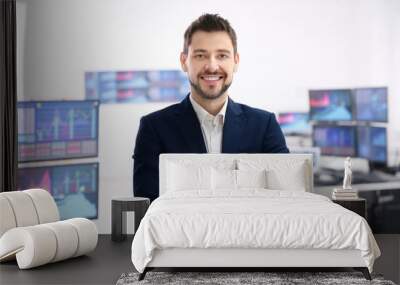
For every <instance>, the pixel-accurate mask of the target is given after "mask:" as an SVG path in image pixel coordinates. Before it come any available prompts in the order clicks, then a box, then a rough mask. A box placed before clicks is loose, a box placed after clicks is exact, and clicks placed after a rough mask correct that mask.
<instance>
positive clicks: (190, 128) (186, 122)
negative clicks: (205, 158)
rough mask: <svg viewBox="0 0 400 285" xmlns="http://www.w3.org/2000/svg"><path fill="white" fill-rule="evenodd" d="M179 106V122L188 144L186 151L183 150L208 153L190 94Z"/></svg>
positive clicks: (177, 113)
mask: <svg viewBox="0 0 400 285" xmlns="http://www.w3.org/2000/svg"><path fill="white" fill-rule="evenodd" d="M179 107H180V108H179V110H178V111H177V112H176V115H177V124H178V127H179V129H180V132H181V135H182V137H183V138H184V140H185V144H186V145H187V148H186V149H185V151H182V152H186V153H206V152H207V149H206V145H205V143H204V138H203V133H202V132H201V127H200V123H199V119H198V118H197V115H196V113H195V112H194V109H193V107H192V104H191V103H190V99H189V95H188V96H186V98H185V99H184V100H183V101H182V102H181V103H180V106H179Z"/></svg>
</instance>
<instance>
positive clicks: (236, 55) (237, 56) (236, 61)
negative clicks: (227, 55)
mask: <svg viewBox="0 0 400 285" xmlns="http://www.w3.org/2000/svg"><path fill="white" fill-rule="evenodd" d="M238 67H239V54H238V53H235V66H234V67H233V71H234V72H236V71H237V70H238Z"/></svg>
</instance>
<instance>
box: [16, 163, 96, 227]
mask: <svg viewBox="0 0 400 285" xmlns="http://www.w3.org/2000/svg"><path fill="white" fill-rule="evenodd" d="M98 171H99V165H98V163H88V164H74V165H62V166H46V167H29V168H19V169H18V180H17V184H18V190H26V189H30V188H42V189H45V190H47V191H49V192H50V194H51V195H52V196H53V198H54V200H55V202H56V204H57V207H58V210H59V212H60V218H61V219H62V220H65V219H70V218H76V217H83V218H88V219H96V218H97V216H98Z"/></svg>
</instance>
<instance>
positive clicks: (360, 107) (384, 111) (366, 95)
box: [353, 87, 388, 122]
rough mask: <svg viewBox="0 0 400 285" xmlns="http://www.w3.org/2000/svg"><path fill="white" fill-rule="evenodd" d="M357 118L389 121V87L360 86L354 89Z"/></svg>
mask: <svg viewBox="0 0 400 285" xmlns="http://www.w3.org/2000/svg"><path fill="white" fill-rule="evenodd" d="M353 94H354V103H355V113H356V120H358V121H371V122H387V121H388V92H387V88H385V87H382V88H358V89H354V90H353Z"/></svg>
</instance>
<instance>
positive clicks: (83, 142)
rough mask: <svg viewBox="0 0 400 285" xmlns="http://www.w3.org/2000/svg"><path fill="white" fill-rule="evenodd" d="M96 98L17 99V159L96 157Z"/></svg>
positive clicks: (22, 160)
mask: <svg viewBox="0 0 400 285" xmlns="http://www.w3.org/2000/svg"><path fill="white" fill-rule="evenodd" d="M98 107H99V102H98V101H93V100H89V101H36V102H18V161H19V162H29V161H41V160H54V159H69V158H82V157H95V156H97V152H98V117H99V116H98V109H99V108H98Z"/></svg>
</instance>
